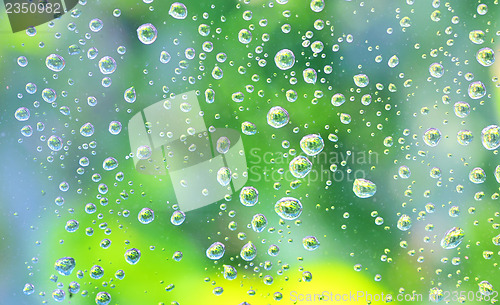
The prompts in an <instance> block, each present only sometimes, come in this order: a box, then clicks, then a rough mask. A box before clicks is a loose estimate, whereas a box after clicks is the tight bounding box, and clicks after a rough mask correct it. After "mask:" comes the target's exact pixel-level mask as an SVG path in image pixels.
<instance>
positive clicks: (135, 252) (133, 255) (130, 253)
mask: <svg viewBox="0 0 500 305" xmlns="http://www.w3.org/2000/svg"><path fill="white" fill-rule="evenodd" d="M124 256H125V260H126V261H127V263H129V264H131V265H135V264H137V263H138V262H139V260H140V259H141V251H140V250H139V249H136V248H132V249H128V250H127V251H125V254H124Z"/></svg>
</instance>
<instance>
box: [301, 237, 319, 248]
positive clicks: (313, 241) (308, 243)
mask: <svg viewBox="0 0 500 305" xmlns="http://www.w3.org/2000/svg"><path fill="white" fill-rule="evenodd" d="M302 245H303V246H304V249H306V250H308V251H313V250H316V249H318V248H319V241H318V239H317V238H316V237H315V236H306V237H304V238H303V239H302Z"/></svg>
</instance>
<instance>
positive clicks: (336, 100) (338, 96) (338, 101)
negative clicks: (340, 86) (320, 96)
mask: <svg viewBox="0 0 500 305" xmlns="http://www.w3.org/2000/svg"><path fill="white" fill-rule="evenodd" d="M343 103H345V96H344V95H343V94H342V93H335V94H334V95H333V96H332V105H333V106H337V107H338V106H340V105H342V104H343Z"/></svg>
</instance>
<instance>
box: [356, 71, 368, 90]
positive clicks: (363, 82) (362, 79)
mask: <svg viewBox="0 0 500 305" xmlns="http://www.w3.org/2000/svg"><path fill="white" fill-rule="evenodd" d="M353 79H354V83H355V84H356V86H358V87H359V88H364V87H366V86H368V84H369V83H370V80H369V79H368V76H367V75H366V74H358V75H354V77H353Z"/></svg>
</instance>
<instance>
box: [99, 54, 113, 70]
mask: <svg viewBox="0 0 500 305" xmlns="http://www.w3.org/2000/svg"><path fill="white" fill-rule="evenodd" d="M99 70H101V73H102V74H112V73H113V72H115V70H116V61H115V60H114V59H113V57H111V56H104V57H103V58H101V60H99Z"/></svg>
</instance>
